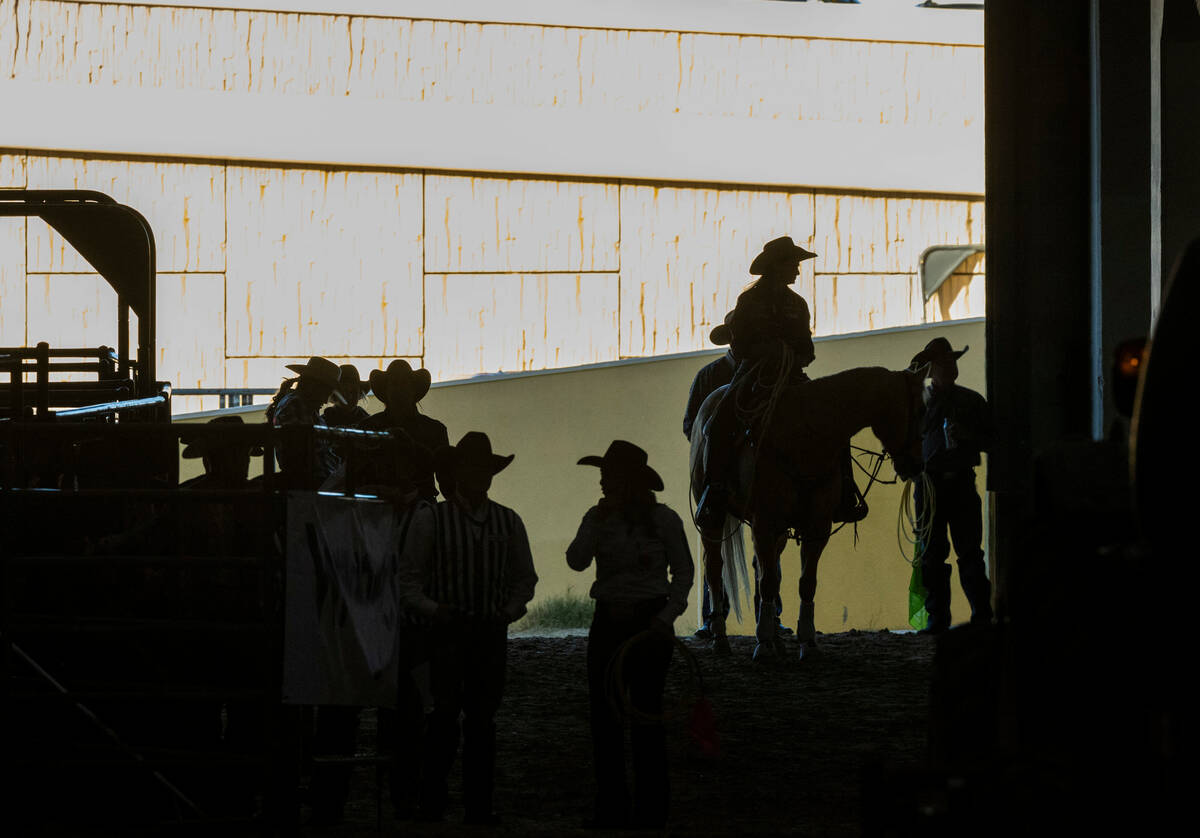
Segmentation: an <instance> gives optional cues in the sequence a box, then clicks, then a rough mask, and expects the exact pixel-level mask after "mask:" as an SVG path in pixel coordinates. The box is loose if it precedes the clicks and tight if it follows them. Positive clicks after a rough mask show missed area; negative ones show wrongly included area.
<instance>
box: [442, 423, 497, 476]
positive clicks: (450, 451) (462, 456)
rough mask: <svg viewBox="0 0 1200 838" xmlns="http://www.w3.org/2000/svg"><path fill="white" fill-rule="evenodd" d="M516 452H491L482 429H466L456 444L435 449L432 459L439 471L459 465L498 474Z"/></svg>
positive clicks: (490, 443) (490, 444)
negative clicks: (505, 454)
mask: <svg viewBox="0 0 1200 838" xmlns="http://www.w3.org/2000/svg"><path fill="white" fill-rule="evenodd" d="M514 457H516V454H509V455H508V456H507V457H505V456H502V455H500V454H493V453H492V441H491V440H490V439H488V435H487V434H485V433H484V432H483V431H467V432H466V433H465V434H463V437H462V439H460V440H459V441H458V445H447V446H445V447H443V448H441V449H439V450H438V451H437V453H436V454H435V455H434V460H435V461H436V463H437V467H438V470H439V471H443V470H446V469H450V470H453V469H455V468H458V467H459V466H468V467H474V468H482V469H485V470H488V471H490V472H491V473H492V474H499V473H500V472H502V471H504V469H506V468H508V464H509V463H511V462H512V461H513V458H514Z"/></svg>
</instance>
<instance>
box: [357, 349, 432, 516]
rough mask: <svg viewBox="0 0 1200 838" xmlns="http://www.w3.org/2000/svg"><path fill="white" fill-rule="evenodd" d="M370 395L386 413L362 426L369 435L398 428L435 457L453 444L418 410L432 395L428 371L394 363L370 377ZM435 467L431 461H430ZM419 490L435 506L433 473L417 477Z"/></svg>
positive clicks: (365, 421)
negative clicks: (372, 395) (380, 403)
mask: <svg viewBox="0 0 1200 838" xmlns="http://www.w3.org/2000/svg"><path fill="white" fill-rule="evenodd" d="M369 380H370V382H371V392H372V393H374V394H375V397H376V398H377V399H379V400H380V401H381V402H383V405H384V409H383V410H382V411H380V412H379V413H376V414H374V415H372V416H370V417H368V418H367V419H364V420H363V422H362V423H361V424H360V425H359V427H360V428H362V429H363V430H367V431H386V430H390V429H392V428H399V429H400V430H402V431H404V432H405V433H406V434H408V436H409V437H410V438H411V439H412V441H413V442H415V443H416V444H417V445H420V446H422V447H423V448H424V449H425V450H426V451H427V452H428V453H429V455H430V457H431V458H432V456H433V455H434V454H436V453H437V452H438V451H439V450H441V449H442V448H445V447H446V446H448V445H449V444H450V437H449V435H448V434H447V433H446V426H445V425H443V424H442V423H441V422H439V421H438V420H436V419H434V418H432V417H430V416H426V415H425V414H423V413H421V411H420V410H418V409H417V403H418V402H419V401H421V399H423V398H425V394H426V393H428V392H429V386H430V383H431V380H432V379H431V376H430V375H429V370H426V369H419V370H414V369H413V368H412V367H411V366H410V365H409V363H408V361H405V360H404V359H402V358H401V359H399V360H395V361H392V362H391V363H390V364H388V368H387V370H386V371H384V370H374V371H372V372H371V375H370V379H369ZM430 462H431V463H432V459H431V460H430ZM417 488H418V490H419V491H420V493H421V496H422V497H423V498H425V500H427V501H429V502H430V503H433V502H436V501H437V497H438V490H437V486H436V485H435V483H434V472H433V469H432V468H431V469H430V470H429V471H428V472H427V473H425V474H422V475H418V477H417ZM450 492H451V487H449V486H444V487H443V494H446V496H447V497H449V493H450Z"/></svg>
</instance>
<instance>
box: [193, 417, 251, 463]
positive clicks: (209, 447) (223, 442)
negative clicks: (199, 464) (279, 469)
mask: <svg viewBox="0 0 1200 838" xmlns="http://www.w3.org/2000/svg"><path fill="white" fill-rule="evenodd" d="M207 424H209V425H237V426H238V427H244V426H245V424H246V423H245V422H244V421H243V420H242V417H241V416H218V417H216V418H215V419H209V420H208V422H207ZM222 448H249V449H250V456H252V457H258V456H261V455H262V452H263V450H262V446H261V445H254V444H252V443H249V442H239V441H238V440H236V439H226V438H222V437H220V436H218V435H216V434H204V435H203V436H198V437H194V438H192V439H191V440H189V441H188V442H187V444H185V445H184V447H183V453H182V454H180V455H179V456H181V457H183V459H185V460H198V459H200V458H201V457H203V456H204V455H205V454H208V453H211V452H213V451H218V450H220V449H222Z"/></svg>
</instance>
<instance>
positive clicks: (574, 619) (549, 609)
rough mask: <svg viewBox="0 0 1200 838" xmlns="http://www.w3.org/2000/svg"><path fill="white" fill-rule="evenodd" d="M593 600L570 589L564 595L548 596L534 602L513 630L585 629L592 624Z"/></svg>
mask: <svg viewBox="0 0 1200 838" xmlns="http://www.w3.org/2000/svg"><path fill="white" fill-rule="evenodd" d="M593 610H595V600H593V599H592V598H591V597H589V596H584V595H582V594H577V593H575V592H574V591H572V590H571V589H570V588H567V591H566V593H562V594H555V595H553V596H548V597H546V598H545V599H543V600H540V601H538V602H535V603H534V605H533V607H532V608H530V609H529V613H528V614H526V615H525V616H524V617H522V618H521V621H520V622H519V623H517V625H515V626H514V627H513V628H515V629H518V630H529V629H574V628H584V629H585V628H587V627H588V626H590V625H591V624H592V611H593Z"/></svg>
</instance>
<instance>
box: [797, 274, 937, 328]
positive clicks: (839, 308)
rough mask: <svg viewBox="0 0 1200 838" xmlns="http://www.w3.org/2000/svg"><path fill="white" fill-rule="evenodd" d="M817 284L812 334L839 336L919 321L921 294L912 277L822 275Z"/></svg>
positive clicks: (896, 275) (912, 275) (892, 275)
mask: <svg viewBox="0 0 1200 838" xmlns="http://www.w3.org/2000/svg"><path fill="white" fill-rule="evenodd" d="M816 282H817V293H816V297H815V299H814V300H813V301H812V302H813V305H812V308H813V319H814V321H815V324H814V329H813V331H814V334H817V335H841V334H847V333H850V332H866V331H870V330H872V329H890V328H894V327H896V326H911V325H913V324H916V323H920V322H921V295H920V291H919V290H918V288H917V280H916V276H915V275H914V274H838V275H835V276H827V275H824V274H822V275H819V276H818V277H817V280H816Z"/></svg>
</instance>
